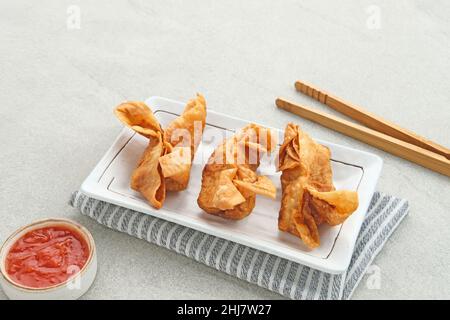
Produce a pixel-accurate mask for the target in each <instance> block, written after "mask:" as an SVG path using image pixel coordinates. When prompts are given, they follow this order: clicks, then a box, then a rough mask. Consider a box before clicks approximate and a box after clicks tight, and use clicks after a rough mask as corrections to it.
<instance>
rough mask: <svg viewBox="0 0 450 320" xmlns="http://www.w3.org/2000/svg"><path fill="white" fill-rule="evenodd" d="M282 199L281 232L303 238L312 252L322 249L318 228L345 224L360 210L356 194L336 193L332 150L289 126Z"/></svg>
mask: <svg viewBox="0 0 450 320" xmlns="http://www.w3.org/2000/svg"><path fill="white" fill-rule="evenodd" d="M279 170H280V171H282V174H281V187H282V199H281V208H280V212H279V217H278V228H279V229H280V230H282V231H286V232H289V233H292V234H294V235H296V236H298V237H300V238H301V239H302V240H303V242H304V243H305V244H306V245H307V246H308V247H309V248H316V247H318V246H319V245H320V237H319V231H318V226H319V225H320V224H322V223H327V224H329V225H331V226H334V225H338V224H341V223H342V222H344V221H345V219H347V218H348V217H349V216H350V215H351V214H352V213H353V212H354V211H355V210H356V209H357V208H358V194H357V193H356V192H354V191H347V190H340V191H335V188H334V185H333V180H332V171H331V163H330V150H329V149H328V148H327V147H325V146H322V145H321V144H318V143H317V142H315V141H314V140H312V139H311V138H310V137H309V135H308V134H306V133H305V132H303V131H302V130H301V129H300V128H299V126H297V125H294V124H292V123H289V124H288V125H287V127H286V129H285V132H284V142H283V145H282V146H281V147H280V150H279Z"/></svg>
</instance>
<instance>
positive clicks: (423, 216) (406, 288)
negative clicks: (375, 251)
mask: <svg viewBox="0 0 450 320" xmlns="http://www.w3.org/2000/svg"><path fill="white" fill-rule="evenodd" d="M77 10H79V13H80V15H79V18H80V19H79V20H77ZM449 17H450V3H449V2H448V1H444V0H440V1H436V0H434V1H431V0H427V1H425V0H414V1H387V0H386V1H379V0H371V1H366V0H363V1H348V0H346V1H331V0H330V1H312V0H311V1H299V0H297V1H269V0H264V1H262V0H252V1H249V0H246V1H240V0H232V1H205V0H195V1H158V2H157V1H137V0H130V1H114V2H113V1H106V0H105V1H88V0H70V1H69V0H67V1H65V0H63V1H61V0H54V1H22V0H20V1H17V0H14V1H12V0H10V1H5V0H3V1H1V2H0V52H1V56H0V101H1V105H0V145H1V149H0V150H1V151H0V172H1V178H0V240H1V241H3V240H5V239H6V237H7V236H8V235H9V234H10V233H11V232H12V231H13V230H15V229H16V228H18V227H20V226H22V225H24V224H26V223H29V222H31V221H33V220H36V219H40V218H44V217H49V216H57V217H67V218H71V219H74V220H77V221H80V222H81V223H82V224H84V225H85V226H86V227H87V228H88V229H89V230H91V232H92V233H93V236H94V238H95V240H96V243H97V248H98V254H99V256H98V259H99V261H98V262H99V272H98V275H97V278H96V281H95V283H94V285H93V286H92V288H91V289H90V291H89V292H88V293H87V294H86V295H85V296H84V298H86V299H94V298H99V299H113V298H124V299H128V298H135V299H148V298H150V299H152V298H161V299H171V298H188V299H191V298H195V299H196V298H198V299H202V298H207V299H214V298H224V299H227V298H246V299H255V298H256V299H259V298H262V299H266V298H274V299H278V298H282V297H281V296H279V295H277V294H275V293H271V292H270V291H267V290H265V289H261V288H259V287H257V286H256V285H252V284H248V283H247V282H244V281H240V280H238V279H236V278H234V277H231V276H228V275H226V274H223V273H220V272H218V271H215V270H214V269H211V268H208V267H206V266H203V265H201V264H198V263H196V262H195V261H193V260H190V259H188V258H185V257H183V256H181V255H178V254H176V253H173V252H171V251H168V250H166V249H162V248H159V247H157V246H156V245H151V244H148V243H146V242H144V241H141V240H137V239H134V238H132V237H130V236H127V235H125V234H121V233H118V232H114V231H111V230H108V229H106V228H104V227H102V226H101V225H98V224H97V223H95V222H94V221H93V220H90V219H89V218H87V217H84V216H81V215H80V214H79V213H78V212H77V211H76V210H74V209H72V208H70V207H69V206H68V205H67V201H68V199H69V196H70V194H71V193H72V192H73V191H74V190H76V189H77V188H78V187H79V186H80V184H81V183H82V181H83V180H84V178H85V177H86V176H87V175H88V173H89V172H90V170H91V169H92V168H93V167H94V165H95V164H96V163H97V161H98V160H99V159H100V158H101V156H102V155H103V154H104V153H105V151H106V150H107V148H108V147H109V146H110V145H111V143H112V142H113V140H114V138H115V137H116V136H117V135H118V133H119V132H120V130H121V127H122V126H121V124H120V123H119V122H118V121H117V120H116V118H115V117H114V116H113V115H112V109H113V107H115V106H116V105H117V104H119V103H120V102H122V101H124V100H143V99H146V98H147V97H149V96H152V95H159V96H164V97H168V98H172V99H176V100H180V101H186V100H188V99H189V98H190V97H192V96H193V95H194V94H195V93H196V92H201V93H203V94H204V95H205V97H206V98H207V101H208V106H209V108H211V109H212V110H217V111H220V112H224V113H227V114H229V115H232V116H237V117H241V118H244V119H251V120H254V121H256V122H258V123H262V124H267V125H270V126H273V127H280V128H282V127H284V126H285V124H286V123H287V122H288V121H296V122H298V123H299V124H301V125H302V126H303V128H304V129H305V130H306V131H307V132H309V133H310V134H311V135H312V136H313V137H317V138H320V139H324V140H329V141H332V142H335V143H340V144H343V145H347V146H352V147H354V148H359V149H362V150H366V151H369V152H373V153H375V154H377V155H379V156H381V157H382V158H383V159H384V168H383V172H382V175H381V178H380V180H379V183H378V190H380V191H383V192H386V193H390V194H393V195H395V196H398V197H402V198H406V199H408V200H409V201H410V204H411V211H410V215H409V216H408V217H407V218H406V219H405V220H404V222H403V223H402V224H401V225H400V227H399V228H398V230H397V231H396V232H395V233H394V234H393V236H392V237H391V238H390V240H389V241H388V242H387V243H386V246H385V248H384V249H383V251H382V252H381V253H380V254H379V256H378V257H377V258H376V259H375V261H374V264H375V265H377V266H378V267H379V270H380V272H381V273H380V276H381V278H380V279H381V282H380V287H379V288H378V289H373V288H372V289H370V286H368V285H367V281H366V280H367V278H365V279H363V281H362V282H361V283H360V285H359V287H358V289H357V290H356V292H355V294H354V298H355V299H374V298H382V299H397V298H430V299H431V298H447V299H448V298H450V272H449V265H450V245H449V244H450V232H449V231H448V230H449V224H450V184H449V182H450V180H449V178H447V177H445V176H442V175H439V174H437V173H434V172H431V171H430V170H427V169H424V168H422V167H420V166H417V165H414V164H412V163H409V162H407V161H405V160H401V159H399V158H397V157H394V156H391V155H390V154H387V153H385V152H382V151H380V150H377V149H375V148H372V147H370V146H368V145H366V144H363V143H361V142H358V141H356V140H353V139H351V138H348V137H345V136H343V135H341V134H338V133H336V132H333V131H331V130H328V129H326V128H323V127H321V126H319V125H316V124H313V123H311V122H309V121H306V120H302V119H300V118H295V117H294V116H292V115H290V114H287V113H285V112H283V111H280V110H277V109H276V108H275V106H274V100H275V98H276V97H277V96H285V97H287V98H290V99H292V100H295V101H298V102H300V103H305V104H308V105H311V106H314V107H317V108H318V109H320V110H326V111H328V112H331V111H330V110H329V109H327V108H326V107H323V106H321V105H320V104H319V103H317V102H314V101H312V100H311V99H308V98H306V97H304V96H302V95H300V94H297V93H296V92H295V90H294V88H293V83H294V81H295V80H297V79H303V80H305V81H309V82H311V83H314V84H316V85H317V86H319V87H321V88H324V89H326V90H327V91H330V92H332V93H334V94H336V95H339V96H341V97H343V98H345V99H347V100H350V101H352V102H354V103H356V104H360V105H362V106H364V107H365V108H366V109H367V110H369V111H371V112H374V113H376V114H378V115H381V116H383V117H385V118H386V119H389V120H391V121H394V122H396V123H398V124H400V125H401V126H404V127H406V128H409V129H410V130H413V131H415V132H417V133H419V134H421V135H423V136H425V137H427V138H429V139H432V140H433V141H436V142H438V143H441V144H444V145H447V146H449V145H450V139H449V137H450V98H449V93H450V90H449V89H450V19H449ZM78 22H79V24H78ZM78 26H79V28H78ZM0 298H3V299H4V298H6V296H5V295H4V294H3V293H2V292H1V291H0Z"/></svg>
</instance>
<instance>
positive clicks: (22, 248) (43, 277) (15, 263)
mask: <svg viewBox="0 0 450 320" xmlns="http://www.w3.org/2000/svg"><path fill="white" fill-rule="evenodd" d="M88 258H89V247H88V245H87V243H86V241H85V240H84V238H83V237H82V236H81V235H80V234H79V233H78V232H76V231H75V230H72V229H70V228H67V227H62V226H54V227H45V228H41V229H36V230H33V231H30V232H28V233H26V234H25V235H24V236H22V237H21V238H19V240H17V241H16V242H15V243H14V244H13V245H12V246H11V248H10V250H9V252H8V255H7V257H6V272H7V273H8V275H9V276H10V277H11V279H12V280H13V281H14V282H16V283H19V284H22V285H24V286H27V287H33V288H46V287H51V286H54V285H57V284H59V283H62V282H64V281H66V280H67V279H68V278H69V277H70V276H72V275H74V274H75V273H77V271H79V270H81V268H83V266H84V265H85V264H86V261H87V259H88Z"/></svg>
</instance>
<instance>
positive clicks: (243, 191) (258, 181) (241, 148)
mask: <svg viewBox="0 0 450 320" xmlns="http://www.w3.org/2000/svg"><path fill="white" fill-rule="evenodd" d="M275 145H276V143H274V141H273V137H272V135H271V132H270V130H268V129H266V128H263V127H260V126H257V125H255V124H249V125H248V126H246V127H245V128H243V129H242V130H240V131H239V133H237V134H236V135H234V136H233V137H231V138H230V139H227V140H225V141H224V142H223V143H222V144H221V145H219V146H218V147H217V148H216V150H214V152H213V154H212V155H211V157H210V158H209V160H208V163H207V164H206V165H205V167H204V168H203V174H202V187H201V190H200V194H199V196H198V199H197V203H198V205H199V206H200V208H202V209H203V210H204V211H206V212H207V213H210V214H214V215H218V216H221V217H224V218H227V219H242V218H244V217H246V216H248V215H249V214H250V213H251V212H252V210H253V208H254V207H255V199H256V195H257V194H261V195H264V196H268V197H270V198H273V199H274V198H275V196H276V188H275V186H274V185H273V183H272V181H271V180H270V179H269V178H267V177H265V176H259V175H258V174H257V173H256V170H257V168H258V166H259V163H260V158H261V156H262V154H263V153H264V152H271V151H273V149H274V147H275Z"/></svg>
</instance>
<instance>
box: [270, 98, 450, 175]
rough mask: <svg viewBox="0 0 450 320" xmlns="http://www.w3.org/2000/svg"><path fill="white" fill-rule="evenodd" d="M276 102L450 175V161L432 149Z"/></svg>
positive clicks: (305, 116) (294, 111) (328, 125)
mask: <svg viewBox="0 0 450 320" xmlns="http://www.w3.org/2000/svg"><path fill="white" fill-rule="evenodd" d="M276 105H277V107H278V108H281V109H284V110H286V111H289V112H291V113H294V114H296V115H298V116H300V117H302V118H305V119H308V120H311V121H314V122H317V123H319V124H321V125H323V126H325V127H327V128H330V129H333V130H335V131H338V132H340V133H343V134H345V135H347V136H349V137H352V138H355V139H358V140H361V141H363V142H365V143H367V144H370V145H372V146H374V147H377V148H379V149H381V150H384V151H387V152H389V153H391V154H394V155H396V156H399V157H401V158H404V159H406V160H409V161H411V162H414V163H417V164H419V165H421V166H423V167H426V168H428V169H431V170H433V171H436V172H439V173H441V174H444V175H446V176H449V177H450V161H449V160H448V159H446V158H445V157H444V156H441V155H439V154H436V153H434V152H432V151H429V150H426V149H423V148H420V147H418V146H416V145H414V144H411V143H408V142H405V141H402V140H400V139H397V138H394V137H391V136H389V135H386V134H384V133H381V132H378V131H376V130H372V129H369V128H366V127H364V126H362V125H359V124H355V123H352V122H350V121H347V120H344V119H340V118H338V117H335V116H333V115H330V114H327V113H324V112H320V111H316V110H313V109H311V108H308V107H305V106H302V105H299V104H296V103H294V102H290V101H288V100H286V99H283V98H278V99H277V100H276Z"/></svg>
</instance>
